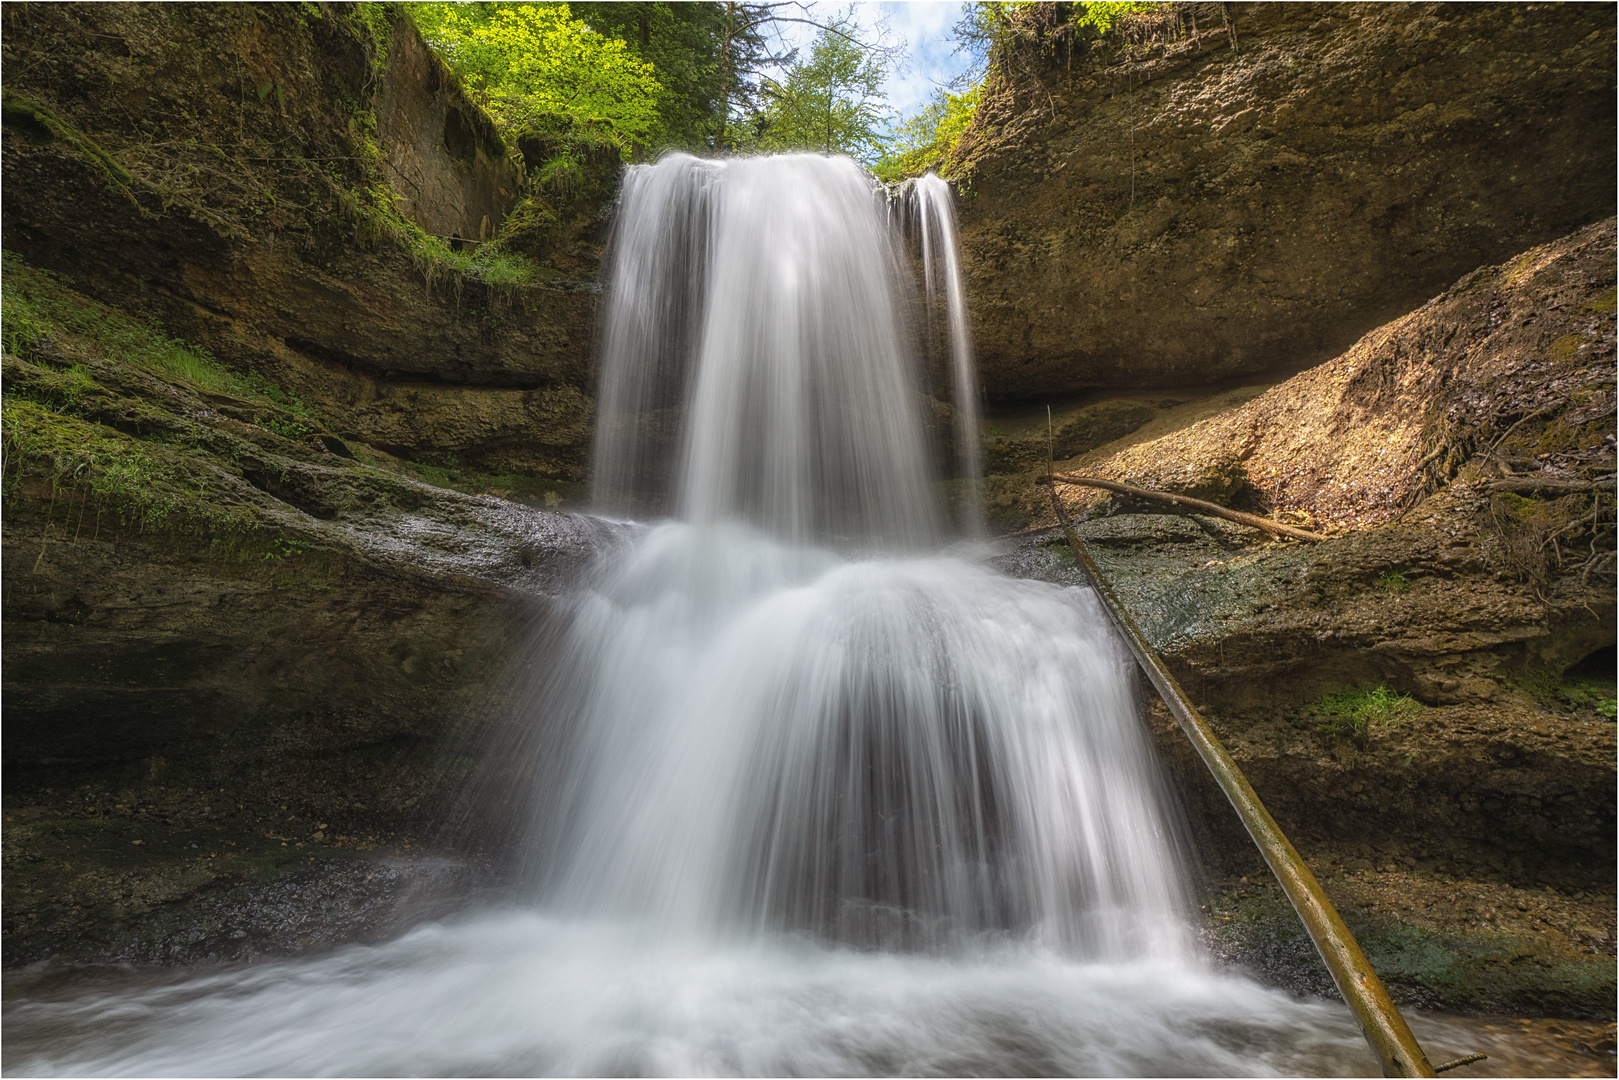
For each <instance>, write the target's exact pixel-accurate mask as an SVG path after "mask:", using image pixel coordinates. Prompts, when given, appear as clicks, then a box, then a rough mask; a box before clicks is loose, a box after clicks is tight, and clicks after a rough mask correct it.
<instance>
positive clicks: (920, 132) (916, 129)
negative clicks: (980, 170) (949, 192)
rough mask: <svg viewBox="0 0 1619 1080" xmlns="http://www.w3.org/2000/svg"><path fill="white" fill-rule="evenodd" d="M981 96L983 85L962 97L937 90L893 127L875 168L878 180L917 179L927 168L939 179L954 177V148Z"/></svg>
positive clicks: (975, 111)
mask: <svg viewBox="0 0 1619 1080" xmlns="http://www.w3.org/2000/svg"><path fill="white" fill-rule="evenodd" d="M983 96H984V84H983V83H982V82H979V83H978V84H977V85H976V86H974V87H973V88H972V89H971V90H968V91H966V92H965V93H961V94H952V93H950V92H949V91H948V90H943V89H941V90H939V91H937V92H936V93H935V94H934V95H933V100H932V101H930V102H929V103H928V104H927V105H926V106H924V107H923V108H922V111H921V112H919V113H917V114H916V115H915V116H912V117H908V118H906V119H904V120H902V121H900V123H899V124H897V125H896V126H895V128H894V133H893V136H892V138H891V140H890V143H889V146H888V148H887V150H886V151H885V152H884V154H883V156H882V158H881V160H879V161H878V162H877V165H876V168H875V169H874V171H875V172H876V174H877V175H878V177H879V178H881V179H883V180H887V181H895V180H903V179H904V178H905V177H908V176H920V175H922V174H923V173H925V172H927V171H928V170H929V169H932V170H933V171H935V172H937V173H938V174H939V175H940V176H945V177H948V176H951V175H953V172H952V169H953V166H954V164H955V163H954V161H953V159H954V156H955V151H956V147H957V146H958V145H959V144H960V142H961V136H962V135H963V134H964V133H965V132H966V130H967V128H968V126H969V125H970V124H971V123H972V120H973V115H974V114H975V113H977V111H978V103H979V102H980V101H981V100H982V99H983Z"/></svg>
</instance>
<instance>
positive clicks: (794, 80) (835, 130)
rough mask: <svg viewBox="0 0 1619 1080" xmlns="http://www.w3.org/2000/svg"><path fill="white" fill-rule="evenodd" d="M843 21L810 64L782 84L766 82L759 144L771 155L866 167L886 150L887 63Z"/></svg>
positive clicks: (827, 32)
mask: <svg viewBox="0 0 1619 1080" xmlns="http://www.w3.org/2000/svg"><path fill="white" fill-rule="evenodd" d="M852 29H853V28H852V27H851V26H850V24H849V23H847V22H845V21H842V20H839V21H837V22H834V23H832V24H830V25H828V26H826V27H825V28H823V29H822V30H821V33H820V34H819V35H818V36H817V37H816V39H815V43H814V44H813V45H812V46H811V47H810V54H809V59H808V60H806V61H804V62H802V63H797V64H794V65H793V66H792V67H791V68H790V69H788V71H787V74H786V76H785V78H783V79H782V80H781V81H779V82H778V81H776V80H774V79H766V80H764V82H763V86H762V91H763V95H764V97H765V98H766V104H765V107H764V109H763V111H762V112H761V115H760V122H759V134H760V144H761V146H762V147H763V148H764V149H769V150H820V151H822V152H824V153H839V154H849V155H851V156H853V157H857V158H860V159H861V160H864V161H870V160H872V159H874V158H876V157H877V156H878V155H880V154H881V153H882V151H883V149H884V147H885V145H886V140H885V138H884V134H883V129H884V127H885V126H886V121H887V117H888V115H889V110H888V108H887V106H885V105H884V104H883V98H882V82H883V77H884V75H885V74H886V72H887V65H886V63H885V60H884V57H883V56H882V55H880V54H878V53H875V52H873V51H872V50H870V49H868V48H866V47H864V46H862V45H861V44H860V43H859V41H858V40H857V39H856V38H855V37H854V36H853V34H851V33H850V31H851V30H852Z"/></svg>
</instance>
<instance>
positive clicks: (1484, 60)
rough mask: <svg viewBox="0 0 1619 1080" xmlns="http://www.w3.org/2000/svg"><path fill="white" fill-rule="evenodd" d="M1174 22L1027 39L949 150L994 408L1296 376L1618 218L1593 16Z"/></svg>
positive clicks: (1606, 86)
mask: <svg viewBox="0 0 1619 1080" xmlns="http://www.w3.org/2000/svg"><path fill="white" fill-rule="evenodd" d="M1049 6H1050V7H1052V8H1053V9H1054V10H1056V9H1060V8H1061V5H1049ZM1184 9H1185V10H1184V11H1183V17H1182V20H1181V22H1182V27H1181V34H1182V36H1181V37H1179V38H1178V39H1175V37H1174V33H1173V32H1171V33H1169V34H1167V35H1166V36H1169V37H1170V38H1171V40H1168V41H1163V42H1158V43H1148V44H1144V45H1136V46H1133V47H1130V48H1128V49H1126V48H1123V47H1121V46H1118V45H1116V44H1112V43H1110V42H1108V41H1104V42H1102V43H1093V44H1092V45H1091V46H1090V48H1089V50H1088V51H1085V50H1083V49H1076V51H1074V52H1073V53H1072V54H1071V55H1070V54H1069V53H1068V52H1067V50H1066V47H1065V46H1063V45H1061V44H1060V43H1059V42H1057V41H1054V40H1051V39H1049V38H1042V39H1038V40H1034V41H1031V42H1028V43H1026V44H1024V45H1023V46H1021V47H1020V48H1019V49H1018V50H1017V51H1016V53H1015V54H1014V55H1013V56H1012V58H1011V59H1010V60H1009V61H1008V64H1007V71H1008V72H1009V77H1008V78H1006V79H1005V80H1004V81H1002V82H1001V84H1000V85H999V88H998V89H995V90H994V92H992V93H991V94H990V96H989V99H988V101H987V104H986V106H985V110H984V112H983V113H982V114H981V116H980V118H979V127H978V130H977V131H976V132H974V133H973V134H971V135H970V136H969V138H968V140H967V143H966V144H965V151H964V152H965V154H966V155H967V156H968V157H970V158H972V160H973V171H972V179H971V181H970V193H969V194H968V195H967V197H966V198H964V199H963V201H962V205H961V219H962V230H961V231H962V243H963V248H964V255H965V259H966V263H967V276H968V283H969V294H970V301H971V306H972V311H973V332H974V335H975V337H976V340H977V346H978V362H979V372H980V377H981V379H982V381H983V385H984V388H985V391H986V392H987V393H988V394H989V395H990V396H991V397H992V398H996V399H1002V400H1007V399H1015V400H1027V399H1029V398H1031V397H1033V396H1035V395H1041V396H1042V397H1044V396H1049V395H1060V394H1072V393H1075V392H1077V391H1082V390H1085V389H1088V388H1096V387H1118V388H1135V389H1141V388H1145V387H1153V388H1165V389H1184V388H1187V387H1193V386H1202V385H1204V384H1208V383H1212V382H1216V381H1218V380H1221V379H1226V378H1230V377H1233V376H1237V375H1244V374H1253V373H1257V372H1266V371H1272V370H1277V369H1286V370H1288V371H1290V372H1292V371H1298V370H1301V369H1302V368H1304V367H1306V366H1308V365H1310V364H1314V363H1319V362H1321V361H1323V360H1326V359H1328V358H1330V357H1332V356H1334V355H1336V354H1338V353H1341V352H1342V351H1343V350H1344V349H1346V348H1348V347H1349V346H1350V345H1351V344H1352V343H1353V342H1354V341H1355V340H1356V339H1357V338H1359V337H1361V336H1362V335H1364V334H1366V333H1367V332H1369V331H1371V330H1372V329H1374V328H1375V327H1377V326H1378V325H1380V324H1382V323H1385V322H1387V321H1388V320H1390V319H1393V318H1396V317H1398V316H1400V315H1403V314H1405V313H1406V312H1408V311H1410V310H1412V309H1413V308H1415V307H1417V306H1418V305H1420V304H1422V303H1423V302H1424V301H1425V300H1427V299H1428V298H1429V297H1431V296H1433V295H1434V294H1436V293H1437V292H1438V291H1439V290H1440V289H1442V288H1444V287H1445V286H1446V285H1447V284H1449V283H1450V282H1452V281H1455V280H1456V279H1457V278H1459V277H1461V276H1462V275H1463V274H1465V273H1467V272H1469V271H1470V270H1472V269H1474V268H1475V267H1478V266H1482V265H1486V264H1489V263H1496V262H1500V261H1501V260H1503V259H1505V258H1508V257H1510V256H1511V255H1513V254H1515V253H1517V252H1520V251H1523V250H1525V249H1527V248H1529V247H1531V246H1532V245H1535V244H1539V243H1544V242H1546V241H1549V240H1552V239H1554V238H1556V237H1558V236H1562V235H1565V234H1567V233H1569V232H1571V231H1572V230H1574V229H1576V228H1579V227H1581V226H1583V225H1587V224H1590V223H1591V222H1593V221H1596V220H1597V219H1599V218H1602V217H1606V216H1607V215H1609V214H1611V213H1612V212H1613V207H1614V203H1615V185H1614V171H1615V149H1614V147H1615V140H1614V90H1615V75H1614V65H1613V54H1614V48H1615V29H1614V23H1613V18H1612V12H1611V10H1610V9H1608V8H1606V7H1602V6H1600V5H1561V6H1546V7H1523V6H1514V5H1507V4H1303V3H1299V4H1280V3H1254V4H1250V3H1242V4H1219V5H1215V4H1190V5H1184ZM1227 17H1228V18H1229V22H1230V27H1229V29H1228V27H1227V26H1226V25H1225V23H1226V19H1227ZM1194 20H1195V27H1196V32H1195V33H1193V32H1192V31H1193V25H1194Z"/></svg>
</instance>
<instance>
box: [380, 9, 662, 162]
mask: <svg viewBox="0 0 1619 1080" xmlns="http://www.w3.org/2000/svg"><path fill="white" fill-rule="evenodd" d="M410 11H411V14H412V16H413V17H414V18H415V19H416V23H417V26H418V27H419V28H420V29H421V30H422V34H423V36H424V37H425V38H427V40H428V42H429V44H431V45H432V46H433V48H434V49H435V50H437V52H438V53H439V55H441V56H442V57H443V58H444V60H445V62H446V63H447V64H448V65H449V66H450V68H451V70H453V71H454V72H455V73H456V75H457V76H459V77H460V79H461V81H462V84H463V85H464V86H465V87H466V88H467V90H468V91H469V92H470V93H471V94H473V95H474V96H475V97H476V98H478V99H479V102H480V104H482V105H483V106H484V107H485V108H487V109H488V110H489V112H490V114H491V115H492V116H493V117H494V118H495V120H496V122H497V123H499V124H500V125H501V127H502V128H503V129H504V130H506V131H509V132H517V131H522V130H525V129H529V128H541V129H548V128H551V127H554V126H555V124H556V122H557V120H558V119H562V120H565V121H568V122H571V124H572V125H573V126H576V127H580V128H588V129H597V130H604V131H606V132H608V133H610V134H611V136H612V137H613V138H615V139H616V141H617V142H618V143H619V146H620V149H621V152H622V153H623V154H624V155H625V156H626V157H627V156H629V154H630V153H631V152H632V149H633V147H634V146H635V145H637V144H643V143H645V142H646V141H647V139H648V138H649V137H650V136H652V134H653V133H654V132H655V130H656V129H657V128H658V125H659V123H660V115H659V110H658V103H659V100H660V96H661V94H662V89H663V88H662V86H661V85H660V84H659V82H658V80H657V77H656V75H655V72H654V69H653V66H652V65H651V64H650V63H647V62H646V61H644V60H641V59H638V58H637V57H636V56H635V55H634V53H633V52H632V51H631V50H630V48H629V46H628V45H627V44H626V43H625V42H623V41H621V40H619V39H616V38H611V37H607V36H605V35H603V34H599V33H597V32H596V31H594V30H592V29H591V28H590V27H589V26H588V25H587V24H586V23H585V22H583V21H582V20H579V19H575V18H573V17H572V14H571V12H570V11H569V9H568V5H567V4H562V3H536V4H454V3H439V4H429V3H420V4H412V5H410Z"/></svg>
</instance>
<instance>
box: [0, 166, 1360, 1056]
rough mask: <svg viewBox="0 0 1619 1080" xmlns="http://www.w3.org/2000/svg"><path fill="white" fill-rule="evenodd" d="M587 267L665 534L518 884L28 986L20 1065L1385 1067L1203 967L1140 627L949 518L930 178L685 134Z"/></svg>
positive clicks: (956, 371)
mask: <svg viewBox="0 0 1619 1080" xmlns="http://www.w3.org/2000/svg"><path fill="white" fill-rule="evenodd" d="M609 270H610V273H609V279H608V280H609V290H608V300H607V304H608V307H607V311H606V315H605V319H604V338H603V357H602V374H601V385H600V389H599V399H598V400H599V410H600V411H599V434H598V441H597V446H596V450H595V469H596V471H595V497H596V500H597V505H598V506H599V507H600V509H601V510H602V511H603V512H604V513H608V514H613V515H617V516H620V517H633V518H636V519H639V520H643V521H651V522H653V523H652V524H649V525H647V526H645V527H643V528H641V529H640V530H639V531H638V532H637V533H636V535H635V536H634V538H633V540H632V541H631V542H630V543H628V544H627V545H626V547H625V548H624V549H623V550H621V551H619V552H617V553H616V554H615V555H614V556H613V557H611V558H609V559H606V560H604V562H603V565H602V566H600V567H599V568H598V570H597V571H596V573H595V574H594V576H593V577H592V578H591V579H590V580H589V581H588V582H587V583H586V586H585V587H584V588H583V589H582V590H581V593H580V595H579V596H578V598H577V599H576V601H575V602H574V604H573V605H572V608H571V610H570V612H569V613H568V620H567V625H566V630H565V632H564V633H563V635H562V638H561V640H560V641H559V642H554V643H553V644H552V645H551V646H550V647H549V648H548V651H547V652H546V653H545V655H544V656H543V657H541V658H540V659H539V660H537V662H536V672H535V679H536V686H537V689H536V691H535V694H534V697H533V698H532V701H533V702H534V705H533V708H532V712H531V715H530V717H529V722H530V725H531V736H530V737H529V738H528V739H526V740H520V741H518V742H516V743H514V744H513V745H514V746H518V747H526V748H527V749H525V750H522V751H520V752H521V753H524V754H528V755H531V756H532V761H530V762H527V763H520V764H523V768H521V769H520V770H519V774H520V775H521V776H523V777H524V778H525V784H524V791H523V792H522V794H523V795H524V797H523V798H521V799H515V798H513V799H511V800H510V806H509V809H508V811H507V812H509V813H511V814H513V815H517V816H518V817H519V819H520V823H521V826H522V828H521V833H522V836H523V842H522V850H523V852H524V855H523V863H524V865H523V867H522V871H523V872H522V874H521V875H520V878H521V885H520V887H519V890H518V895H517V896H516V897H515V898H514V899H513V900H512V901H511V902H510V903H508V904H506V905H505V906H502V907H500V908H498V909H495V910H485V911H482V912H480V913H473V914H468V915H466V916H465V917H463V918H461V919H459V920H456V921H451V922H446V923H439V924H433V925H428V926H424V927H421V928H419V929H417V930H415V931H414V932H412V933H410V934H407V935H406V936H404V937H403V938H401V939H399V940H397V941H393V942H391V943H387V944H383V945H378V946H367V947H350V948H346V949H343V950H340V951H338V952H336V953H333V954H330V955H326V956H320V957H314V958H306V959H299V960H290V961H280V962H273V963H262V964H258V965H251V966H243V967H237V968H229V969H223V970H217V971H212V972H196V973H180V974H173V973H170V974H163V975H150V976H139V977H134V976H123V977H120V978H117V979H113V980H110V981H106V982H103V983H93V982H92V983H80V984H78V985H76V986H75V987H74V988H73V989H72V991H71V992H64V993H58V994H43V993H42V994H38V995H36V996H30V997H25V998H22V999H20V1000H19V999H13V1000H12V1001H10V1002H9V1003H8V1007H7V1013H6V1036H7V1048H6V1049H7V1054H6V1062H5V1067H6V1071H7V1072H8V1073H13V1074H16V1073H36V1074H48V1073H66V1074H116V1073H122V1074H167V1075H200V1074H244V1073H245V1074H251V1073H264V1074H289V1075H298V1074H352V1075H378V1074H396V1073H404V1074H426V1075H438V1074H525V1073H558V1074H580V1075H656V1074H676V1075H685V1074H754V1075H842V1074H872V1073H875V1074H894V1073H904V1074H918V1073H920V1074H936V1075H937V1074H944V1075H951V1074H999V1075H1019V1074H1022V1075H1087V1074H1089V1075H1096V1074H1101V1075H1114V1074H1170V1075H1177V1074H1178V1075H1197V1074H1265V1073H1271V1072H1279V1073H1318V1074H1351V1075H1352V1074H1358V1073H1364V1072H1365V1071H1366V1070H1367V1069H1368V1068H1369V1067H1371V1066H1372V1065H1373V1061H1372V1058H1371V1057H1370V1055H1369V1054H1368V1053H1367V1051H1366V1050H1365V1048H1364V1045H1363V1044H1362V1042H1361V1040H1360V1037H1359V1034H1358V1032H1357V1031H1356V1030H1355V1028H1354V1026H1353V1024H1352V1023H1351V1021H1350V1019H1349V1016H1348V1013H1347V1011H1346V1010H1344V1009H1343V1008H1341V1007H1339V1006H1336V1005H1331V1004H1326V1003H1310V1002H1300V1001H1296V1000H1293V999H1291V998H1289V997H1288V996H1287V995H1285V994H1282V993H1280V992H1277V991H1273V990H1269V989H1265V988H1263V987H1260V986H1258V985H1257V984H1254V983H1252V982H1250V981H1248V980H1246V979H1243V978H1240V977H1237V976H1234V975H1230V974H1222V973H1219V972H1217V971H1215V970H1213V969H1211V968H1210V967H1209V966H1208V965H1207V964H1206V963H1205V961H1204V960H1203V959H1202V958H1201V957H1200V955H1199V952H1198V949H1197V947H1196V943H1195V938H1194V935H1193V933H1192V930H1191V918H1190V915H1191V907H1192V905H1191V901H1190V899H1189V897H1190V890H1189V886H1188V883H1187V880H1186V869H1185V867H1186V858H1185V852H1184V844H1183V842H1182V840H1181V838H1180V830H1179V825H1178V819H1177V816H1176V814H1175V813H1174V811H1173V802H1172V800H1171V799H1170V798H1169V796H1168V793H1167V792H1166V790H1165V788H1164V781H1163V777H1162V775H1161V773H1160V770H1159V767H1158V765H1157V763H1156V761H1155V759H1154V756H1153V753H1152V750H1151V747H1150V745H1149V743H1148V740H1147V737H1146V732H1145V728H1144V726H1143V725H1142V723H1141V722H1140V720H1139V718H1138V716H1137V715H1136V710H1135V704H1134V701H1135V696H1134V694H1135V692H1134V689H1133V684H1132V673H1131V668H1130V665H1129V662H1128V657H1127V655H1126V654H1125V653H1123V652H1122V651H1121V650H1120V649H1119V648H1118V647H1117V646H1116V645H1115V644H1114V642H1113V640H1112V639H1111V637H1110V635H1109V633H1108V631H1107V629H1106V621H1105V619H1104V618H1103V617H1102V614H1101V612H1100V610H1099V608H1098V607H1097V605H1096V604H1095V602H1094V601H1093V599H1092V598H1091V596H1090V595H1089V594H1088V593H1086V592H1085V591H1083V590H1074V589H1060V588H1057V587H1054V586H1051V585H1046V584H1040V583H1034V582H1027V581H1017V580H1012V579H1009V578H1006V577H1003V576H1000V575H998V574H996V573H995V572H993V571H992V570H990V569H988V568H987V567H986V566H985V565H984V561H985V557H986V552H987V549H986V548H984V547H983V545H982V544H980V543H978V542H977V541H976V540H975V539H974V538H973V536H972V535H971V532H970V530H968V529H964V528H962V527H960V526H952V525H951V524H950V520H951V515H952V513H954V514H955V515H956V516H957V517H958V518H963V519H965V520H972V519H973V518H974V516H975V511H974V510H973V508H972V503H971V495H970V490H971V478H972V476H973V475H974V474H975V472H976V467H977V462H976V458H975V456H974V454H975V452H974V450H973V447H974V445H975V444H976V431H977V415H976V401H975V399H976V390H975V386H976V381H975V377H974V375H973V372H972V366H971V349H970V342H969V341H968V339H967V319H966V311H965V305H964V300H963V290H962V284H961V274H960V269H959V267H958V265H957V262H956V251H955V236H954V219H953V210H952V208H951V203H950V194H949V191H948V189H947V188H946V187H945V185H944V184H942V183H941V182H939V181H937V180H936V179H933V178H931V177H930V178H928V179H926V180H923V181H920V182H918V183H916V184H915V185H913V186H912V187H911V188H910V189H909V190H908V191H906V192H904V193H903V195H902V197H901V199H900V200H899V201H898V202H896V203H894V204H892V205H891V204H890V203H889V201H888V200H887V199H886V197H885V196H884V194H883V193H882V192H881V191H880V190H879V189H874V187H873V185H872V183H871V181H870V180H869V179H868V178H867V177H866V176H865V174H864V173H862V172H861V170H860V169H858V168H857V167H856V166H855V165H854V164H853V163H852V162H850V161H848V160H846V159H837V158H826V157H819V156H810V155H804V156H789V157H775V158H759V159H739V160H730V161H723V162H715V161H704V160H698V159H695V158H691V157H685V156H680V155H675V156H670V157H666V158H664V159H663V160H661V161H660V162H659V163H657V164H656V165H651V166H639V167H636V168H633V169H631V170H630V171H629V173H628V175H627V177H626V181H625V186H624V193H623V197H622V203H621V207H620V211H619V218H618V221H617V225H616V228H615V233H614V237H613V241H612V246H611V261H610V264H609ZM963 485H966V490H967V491H968V493H969V494H968V497H967V499H966V500H965V502H963V500H962V499H960V498H959V497H955V498H954V501H953V502H952V498H953V495H952V493H955V494H956V495H959V493H960V491H961V490H962V489H963ZM952 506H954V508H955V509H954V511H952V510H951V507H952ZM963 507H965V509H963ZM513 752H514V753H518V752H519V751H513ZM509 794H510V793H508V795H509Z"/></svg>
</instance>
